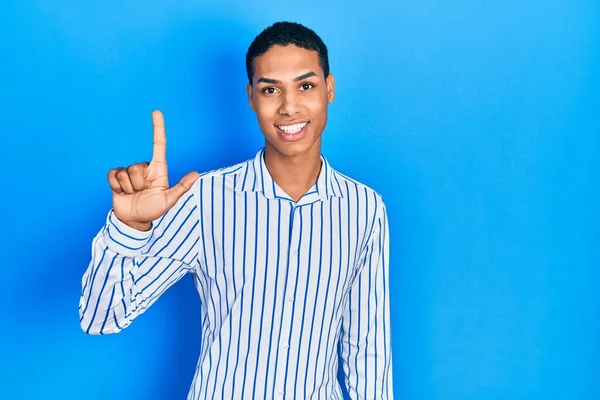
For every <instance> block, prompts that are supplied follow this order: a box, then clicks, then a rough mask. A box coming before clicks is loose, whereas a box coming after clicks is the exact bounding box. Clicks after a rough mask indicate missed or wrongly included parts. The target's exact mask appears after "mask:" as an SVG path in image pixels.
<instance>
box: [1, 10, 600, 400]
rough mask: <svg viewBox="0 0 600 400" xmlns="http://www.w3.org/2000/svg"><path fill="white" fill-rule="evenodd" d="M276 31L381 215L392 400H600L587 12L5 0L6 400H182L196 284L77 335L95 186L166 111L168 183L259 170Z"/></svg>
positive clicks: (130, 156)
mask: <svg viewBox="0 0 600 400" xmlns="http://www.w3.org/2000/svg"><path fill="white" fill-rule="evenodd" d="M277 20H291V21H296V22H301V23H304V24H306V25H307V26H309V27H311V28H313V29H314V30H316V32H317V33H319V34H320V35H321V36H322V38H323V39H324V41H325V42H326V44H327V45H328V47H329V49H330V61H331V69H332V72H333V73H334V74H335V76H336V83H337V98H336V101H335V103H334V104H332V105H331V107H330V119H329V124H328V126H327V129H326V131H325V133H324V135H325V136H324V148H323V152H324V154H325V155H326V156H327V157H328V159H329V161H330V162H331V164H332V165H333V166H334V168H336V169H338V170H340V171H341V172H343V173H345V174H347V175H350V176H352V177H354V178H355V179H357V180H360V181H362V182H364V183H366V184H368V185H369V186H371V187H373V188H375V189H376V190H378V191H379V192H380V193H381V194H382V195H383V196H384V200H385V201H386V203H387V205H388V210H389V218H390V224H391V271H390V276H391V287H392V294H391V304H392V329H393V330H392V337H393V339H392V340H393V352H394V367H395V368H394V380H395V386H394V387H395V394H396V398H398V399H411V400H412V399H414V400H434V399H436V400H437V399H441V400H445V399H460V400H463V399H477V400H479V399H481V400H495V399H498V400H500V399H503V400H504V399H532V400H533V399H565V400H573V399H575V400H578V399H582V400H588V399H598V398H600V389H599V385H598V382H600V344H599V343H600V295H599V294H598V292H599V290H600V284H599V279H600V272H599V267H600V244H599V241H600V228H599V226H600V217H599V213H598V205H599V204H600V190H599V189H598V185H599V184H600V179H599V178H600V173H599V171H600V156H599V152H600V101H599V98H598V96H599V93H600V92H599V89H600V73H599V72H600V2H598V1H597V0H588V1H584V0H569V1H567V0H563V1H558V0H546V1H512V0H503V1H500V0H498V1H475V0H459V1H453V2H449V1H448V2H444V1H433V0H426V1H403V0H399V1H385V0H370V1H369V2H345V1H344V2H342V1H333V2H318V1H305V2H302V3H301V4H299V5H291V4H287V3H284V2H278V1H248V2H244V3H241V2H233V1H218V2H217V1H211V2H208V1H200V0H197V1H164V0H152V1H144V2H142V1H131V0H125V1H104V2H96V1H86V2H78V1H73V0H55V1H43V0H42V1H35V2H33V1H8V2H6V1H5V2H3V3H2V15H1V16H0V116H1V123H0V132H1V134H2V139H1V140H2V141H1V143H2V157H0V171H1V172H2V174H3V177H4V178H3V182H2V185H1V186H0V187H1V190H2V194H1V197H0V198H1V201H2V208H1V210H2V240H0V263H1V268H0V274H1V275H0V289H1V290H0V302H1V303H0V304H1V307H0V324H1V326H0V380H1V384H0V398H2V399H92V400H93V399H183V398H185V395H186V393H187V390H188V387H189V384H190V382H191V378H192V374H193V372H194V367H195V363H196V359H197V357H198V351H199V345H200V344H199V333H200V321H199V300H198V297H197V294H196V293H195V291H194V287H193V284H192V281H191V279H190V277H186V278H184V279H183V280H182V281H181V282H179V283H178V284H177V285H175V286H174V287H173V288H172V289H171V290H169V291H168V292H167V293H165V295H164V297H163V298H161V300H159V301H158V302H157V303H156V304H155V305H154V306H153V307H152V308H151V309H150V310H149V311H148V312H147V313H146V314H144V315H143V316H141V317H140V318H139V319H138V320H136V321H135V322H134V323H133V325H132V326H131V327H129V328H127V329H126V330H125V331H123V332H122V333H120V334H118V335H113V336H104V337H92V336H86V335H85V334H84V333H82V332H81V330H80V328H79V317H78V301H79V295H80V290H81V276H82V274H83V272H84V270H85V269H86V268H87V265H88V262H89V259H90V252H91V240H92V238H93V236H94V235H95V234H96V232H97V231H98V230H99V229H100V228H101V226H102V224H103V223H104V219H105V216H106V213H107V212H108V210H109V209H110V206H111V199H110V190H109V186H108V183H107V180H106V173H107V171H108V170H109V169H111V168H114V167H117V166H124V165H129V164H132V163H136V162H140V161H143V160H147V159H148V158H150V156H151V151H152V147H151V146H152V137H151V116H150V113H151V111H152V110H153V109H156V108H159V109H161V110H163V112H164V114H165V120H166V126H167V135H168V140H169V148H168V153H167V154H168V158H169V162H170V164H169V166H170V175H171V179H172V182H173V183H175V182H176V181H177V180H179V178H180V177H181V176H183V175H184V174H185V173H187V172H189V171H191V170H197V171H207V170H210V169H214V168H218V167H222V166H226V165H230V164H233V163H237V162H240V161H243V160H245V159H247V158H249V157H251V156H253V155H254V154H255V152H256V151H257V149H258V148H259V147H260V146H261V145H262V143H263V139H262V136H261V133H260V131H259V130H258V127H257V125H256V120H255V116H254V115H253V113H252V112H251V110H250V108H249V106H248V104H247V100H246V97H245V96H246V95H245V87H244V85H245V83H246V72H245V65H244V55H245V52H246V49H247V46H248V45H249V44H250V42H251V40H252V39H253V38H254V36H255V35H256V34H258V33H259V32H260V31H261V30H262V29H263V28H265V27H266V26H268V25H270V24H271V23H273V22H275V21H277Z"/></svg>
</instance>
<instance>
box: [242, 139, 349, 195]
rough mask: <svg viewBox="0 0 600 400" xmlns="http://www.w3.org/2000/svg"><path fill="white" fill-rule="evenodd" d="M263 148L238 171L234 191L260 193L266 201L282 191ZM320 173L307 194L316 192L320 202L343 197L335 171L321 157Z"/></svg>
mask: <svg viewBox="0 0 600 400" xmlns="http://www.w3.org/2000/svg"><path fill="white" fill-rule="evenodd" d="M264 153H265V148H264V147H263V148H262V149H260V150H259V151H258V153H256V156H254V158H253V159H250V160H248V161H246V163H245V164H244V166H243V167H242V168H241V170H240V174H239V177H238V180H237V182H236V185H235V191H237V192H239V191H241V192H257V191H258V192H261V193H263V194H264V196H265V197H266V198H268V199H271V200H274V199H275V198H277V197H279V195H280V194H282V193H283V190H282V189H281V188H280V187H279V186H277V184H276V183H275V181H274V180H273V178H272V177H271V175H270V174H269V170H268V169H267V165H266V164H265V159H264ZM321 162H322V166H321V172H320V173H319V177H318V178H317V182H316V184H315V185H313V187H312V188H310V189H309V192H311V191H316V194H317V195H318V197H319V198H320V199H321V200H327V199H329V198H330V197H332V196H333V197H343V195H342V190H341V187H340V183H339V181H338V179H337V177H336V171H335V170H334V169H333V168H332V167H331V166H330V165H329V162H327V159H326V158H325V157H324V156H323V155H321Z"/></svg>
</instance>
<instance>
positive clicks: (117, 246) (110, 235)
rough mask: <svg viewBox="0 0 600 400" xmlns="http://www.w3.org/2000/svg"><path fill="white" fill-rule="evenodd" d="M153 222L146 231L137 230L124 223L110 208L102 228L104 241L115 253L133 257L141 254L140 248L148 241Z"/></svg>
mask: <svg viewBox="0 0 600 400" xmlns="http://www.w3.org/2000/svg"><path fill="white" fill-rule="evenodd" d="M153 228H154V223H152V226H151V228H150V229H149V230H148V231H138V230H137V229H134V228H132V227H130V226H128V225H125V223H123V222H122V221H120V220H119V219H118V218H117V217H116V216H115V213H114V211H113V210H110V212H109V213H108V216H107V217H106V226H105V229H104V243H105V244H106V246H108V248H109V249H111V250H112V251H114V252H115V253H117V254H120V255H124V256H128V257H135V256H138V255H140V254H142V249H143V248H144V246H145V245H146V244H147V243H148V242H149V241H150V237H151V236H152V231H153Z"/></svg>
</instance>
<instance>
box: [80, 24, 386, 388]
mask: <svg viewBox="0 0 600 400" xmlns="http://www.w3.org/2000/svg"><path fill="white" fill-rule="evenodd" d="M246 67H247V71H248V79H249V82H248V85H247V94H248V99H249V102H250V107H251V108H252V110H254V111H255V113H256V116H257V119H258V123H259V125H260V128H261V131H262V132H263V134H264V136H265V147H264V148H263V149H261V150H260V151H259V152H258V153H257V154H256V156H255V157H254V158H253V159H250V160H248V161H246V162H242V163H240V164H237V165H234V166H231V167H227V168H224V169H220V170H217V171H211V172H208V173H205V174H203V175H199V174H198V173H196V172H192V173H190V174H188V175H186V176H185V177H184V178H183V179H182V180H181V181H180V182H179V183H178V184H177V185H175V186H174V187H172V188H170V187H169V183H168V181H167V162H166V137H165V128H164V121H163V117H162V114H161V113H160V112H158V111H155V112H154V113H153V115H152V117H153V124H154V151H153V155H152V162H150V163H139V164H134V165H131V166H129V167H127V168H116V169H113V170H111V171H110V172H109V173H108V180H109V183H110V186H111V189H112V194H113V209H112V210H111V211H110V212H109V214H108V217H107V220H106V225H105V226H104V227H103V228H102V230H101V231H100V232H99V233H98V235H97V236H96V237H95V238H94V242H93V251H92V260H91V262H90V264H89V267H88V269H87V271H86V272H85V274H84V276H83V280H82V286H83V291H82V297H81V301H80V308H79V310H80V318H81V328H82V329H83V330H84V331H85V332H86V333H89V334H108V333H117V332H119V331H120V330H122V329H124V328H125V327H127V326H128V325H129V324H130V323H131V322H132V321H133V320H134V319H135V318H136V317H137V316H138V315H140V314H142V313H143V312H144V311H146V310H147V309H148V307H150V305H152V304H153V303H154V302H155V301H156V300H157V299H158V298H159V296H160V295H161V294H162V293H163V292H164V291H165V290H167V289H168V288H169V287H170V286H171V285H173V284H174V283H175V282H176V281H178V280H179V279H180V278H181V277H182V276H184V275H185V274H186V273H191V274H192V275H193V277H194V281H195V284H196V287H197V290H198V294H199V296H200V298H201V319H202V338H201V339H202V341H201V350H200V356H199V360H198V365H197V368H196V372H195V375H194V379H193V383H192V386H191V388H190V392H189V395H188V399H221V398H223V399H246V398H248V399H249V398H252V399H271V398H286V399H305V398H310V399H341V398H342V397H343V393H347V394H348V395H349V396H350V397H351V398H356V399H359V398H360V399H363V398H368V399H372V398H377V399H391V398H393V393H392V357H391V345H390V343H391V340H390V319H389V318H390V317H389V291H388V254H389V241H388V222H387V214H386V208H385V205H384V203H383V201H382V199H381V197H380V196H379V195H378V194H377V193H376V192H375V191H373V190H372V189H370V188H368V187H367V186H365V185H363V184H360V183H358V182H356V181H354V180H352V179H350V178H348V177H346V176H344V175H342V174H341V173H339V172H337V171H335V170H334V169H333V168H332V167H331V166H330V165H329V163H328V162H327V160H326V159H325V158H324V157H323V156H322V155H321V134H322V132H323V130H324V129H325V125H326V122H327V107H328V104H329V103H331V102H333V100H334V95H335V85H334V77H333V75H332V74H331V73H329V62H328V56H327V48H326V46H325V44H324V43H323V41H322V40H321V39H320V38H319V36H317V35H316V34H315V33H314V32H313V31H312V30H310V29H308V28H306V27H304V26H302V25H300V24H295V23H288V22H280V23H276V24H274V25H272V26H270V27H269V28H267V29H265V30H264V31H263V32H262V33H260V34H259V35H258V36H257V37H256V38H255V39H254V41H253V42H252V44H251V45H250V47H249V49H248V53H247V55H246ZM339 363H341V365H342V369H343V372H344V379H342V380H341V382H338V379H337V371H338V364H339Z"/></svg>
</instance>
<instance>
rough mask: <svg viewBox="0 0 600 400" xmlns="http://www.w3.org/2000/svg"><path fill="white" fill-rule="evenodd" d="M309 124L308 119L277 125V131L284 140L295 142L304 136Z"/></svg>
mask: <svg viewBox="0 0 600 400" xmlns="http://www.w3.org/2000/svg"><path fill="white" fill-rule="evenodd" d="M307 125H308V121H306V122H298V123H297V124H292V125H275V126H276V127H277V132H278V133H279V136H280V137H281V138H282V139H283V140H284V141H286V142H294V141H296V140H300V139H301V138H302V137H303V136H304V133H305V132H306V126H307Z"/></svg>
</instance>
